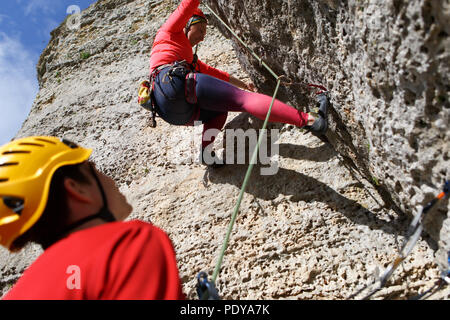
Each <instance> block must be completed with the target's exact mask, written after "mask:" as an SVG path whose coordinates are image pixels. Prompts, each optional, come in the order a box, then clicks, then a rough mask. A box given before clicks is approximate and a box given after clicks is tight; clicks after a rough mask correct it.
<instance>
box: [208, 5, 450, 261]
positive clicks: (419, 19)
mask: <svg viewBox="0 0 450 320" xmlns="http://www.w3.org/2000/svg"><path fill="white" fill-rule="evenodd" d="M207 3H208V4H209V5H211V7H212V8H213V10H215V11H216V12H218V13H219V15H220V16H221V18H222V19H223V20H224V21H225V22H227V24H229V25H231V26H233V29H234V30H235V31H236V32H237V33H238V34H239V36H240V37H242V38H243V39H244V41H246V42H247V43H249V44H251V47H252V48H253V50H254V51H255V52H257V53H258V54H259V55H260V57H261V58H262V59H263V60H264V61H266V62H268V64H269V65H270V66H271V67H272V68H273V69H274V71H275V72H276V73H277V74H278V75H284V76H286V77H287V78H288V79H290V80H291V81H292V82H294V83H296V84H297V85H294V86H292V87H288V89H287V90H284V92H283V93H284V97H285V98H286V99H289V101H291V102H292V103H293V105H299V106H305V107H304V109H306V110H307V109H308V104H305V103H304V101H305V97H304V91H305V90H304V84H305V83H320V84H323V85H324V86H326V87H327V88H328V89H329V90H330V96H331V100H332V102H333V111H334V112H332V116H331V122H332V124H331V130H330V131H329V133H328V135H327V136H328V139H329V141H330V143H331V144H332V145H333V148H334V149H335V150H336V151H337V152H339V153H340V154H341V155H343V156H344V157H345V158H346V159H348V160H350V161H351V163H352V164H353V165H355V166H356V167H357V168H358V171H359V172H360V173H361V174H362V175H363V176H364V177H365V178H366V179H368V180H369V181H372V182H373V184H374V185H375V186H376V187H377V189H378V190H379V191H380V192H381V194H382V195H383V197H384V199H386V201H387V202H388V203H391V204H392V205H395V206H396V207H397V208H395V209H396V210H401V211H402V212H405V213H406V214H413V215H415V214H416V213H417V212H419V210H420V208H421V207H420V205H421V204H423V203H424V202H426V201H429V200H430V199H432V198H433V197H434V196H436V194H437V193H439V192H440V191H441V190H442V186H443V184H444V181H445V180H448V179H450V172H449V171H448V169H449V167H450V154H449V152H450V142H449V141H450V139H449V138H450V130H449V118H450V102H449V92H450V86H449V83H450V82H449V74H450V39H449V34H450V26H449V24H448V21H449V19H450V2H449V1H448V0H447V1H446V0H436V1H431V0H413V1H403V0H389V1H384V0H383V1H381V0H371V1H351V0H350V1H335V0H319V1H305V0H274V1H272V0H270V1H269V0H249V1H239V0H231V1H228V0H226V1H225V0H208V1H207ZM280 12H282V14H280ZM219 28H222V27H221V26H220V25H219ZM222 29H223V28H222ZM235 48H237V49H238V50H237V51H238V56H239V59H240V61H241V63H242V64H243V66H244V67H245V69H246V71H247V72H248V73H249V74H250V76H251V78H252V80H253V81H254V82H255V83H257V84H258V87H260V88H262V89H263V90H264V91H265V92H266V93H270V92H272V91H273V86H274V80H273V78H272V77H271V76H270V75H268V74H267V72H265V71H264V70H263V69H262V68H261V67H260V66H259V63H258V62H257V61H256V60H255V59H253V58H252V57H250V55H249V53H248V51H246V50H245V49H243V48H242V47H241V46H240V45H239V44H238V43H237V41H235ZM310 105H311V104H310ZM449 208H450V205H449V203H448V201H447V203H446V204H444V205H443V206H441V209H440V210H437V211H436V213H435V214H433V215H432V216H431V214H430V216H431V217H430V218H429V219H428V220H427V221H426V230H427V231H428V233H429V234H430V235H431V236H432V237H433V239H435V240H436V241H438V242H439V243H440V247H441V251H440V253H439V254H440V256H441V260H442V263H444V262H445V263H446V252H447V251H449V250H450V233H449V232H448V227H443V221H444V220H445V219H447V220H448V218H447V212H448V211H449V210H448V209H449ZM445 224H450V221H447V222H446V223H445Z"/></svg>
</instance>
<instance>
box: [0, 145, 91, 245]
mask: <svg viewBox="0 0 450 320" xmlns="http://www.w3.org/2000/svg"><path fill="white" fill-rule="evenodd" d="M91 153H92V150H91V149H85V148H81V147H79V146H77V145H76V144H74V143H73V142H70V141H68V140H61V139H58V138H55V137H27V138H22V139H18V140H14V141H11V142H9V143H7V144H6V145H4V146H2V147H0V245H2V246H4V247H6V248H7V249H10V247H11V244H12V242H13V241H14V240H15V239H16V238H17V237H19V236H20V235H22V234H23V233H25V232H26V231H27V230H28V229H30V228H31V227H32V226H33V225H34V224H35V223H36V222H37V221H38V219H39V218H40V217H41V215H42V212H43V211H44V209H45V206H46V204H47V198H48V192H49V189H50V182H51V180H52V177H53V174H54V173H55V171H56V170H57V169H58V168H60V167H62V166H66V165H74V164H78V163H82V162H84V161H86V160H87V159H88V158H89V156H90V155H91Z"/></svg>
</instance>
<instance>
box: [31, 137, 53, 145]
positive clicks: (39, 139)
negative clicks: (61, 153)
mask: <svg viewBox="0 0 450 320" xmlns="http://www.w3.org/2000/svg"><path fill="white" fill-rule="evenodd" d="M35 140H37V141H41V142H47V143H50V144H56V143H55V142H53V141H50V140H47V139H42V138H36V139H35Z"/></svg>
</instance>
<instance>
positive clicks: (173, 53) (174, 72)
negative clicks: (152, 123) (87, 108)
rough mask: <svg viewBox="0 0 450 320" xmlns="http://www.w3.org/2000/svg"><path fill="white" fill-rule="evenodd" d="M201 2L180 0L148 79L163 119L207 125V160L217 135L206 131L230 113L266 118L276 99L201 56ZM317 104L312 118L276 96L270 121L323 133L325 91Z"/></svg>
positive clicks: (158, 40) (159, 37)
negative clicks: (196, 48) (195, 50)
mask: <svg viewBox="0 0 450 320" xmlns="http://www.w3.org/2000/svg"><path fill="white" fill-rule="evenodd" d="M199 4H200V0H182V1H181V3H180V4H179V6H178V7H177V9H176V10H175V11H174V12H173V13H172V14H171V15H170V17H169V19H168V20H167V21H166V22H165V23H164V24H163V26H162V27H161V28H160V29H159V30H158V32H157V34H156V37H155V40H154V42H153V47H152V51H151V58H150V74H151V76H150V80H151V83H152V88H153V97H154V104H155V110H156V112H157V113H158V115H159V116H160V117H161V118H162V119H163V120H165V121H166V122H168V123H170V124H173V125H193V124H194V122H195V121H201V122H202V123H203V136H202V145H201V152H200V162H201V163H203V164H205V162H204V161H203V159H204V157H203V152H204V150H205V149H206V147H207V146H209V145H210V144H212V143H213V142H214V138H212V139H206V138H205V132H207V130H208V129H218V130H221V129H222V127H223V126H224V124H225V121H226V119H227V113H228V112H229V111H231V112H247V113H250V114H252V115H253V116H255V117H257V118H259V119H261V120H264V119H265V118H266V116H267V112H268V110H269V107H270V104H271V102H272V97H269V96H266V95H263V94H259V93H256V92H255V91H256V90H255V87H254V85H253V84H251V83H250V84H246V83H244V82H242V81H240V80H239V79H237V78H235V77H233V76H231V75H229V74H228V73H227V72H224V71H221V70H218V69H216V68H213V67H211V66H209V65H207V64H205V63H203V62H202V61H201V60H198V59H197V56H196V54H194V53H193V47H194V46H196V45H197V44H198V43H200V42H201V41H203V39H204V37H205V35H206V27H207V22H208V21H207V19H206V17H205V15H204V14H203V12H202V11H201V10H200V9H199V8H198V6H199ZM318 102H319V116H318V117H314V116H313V115H311V114H310V113H303V112H301V111H298V110H297V109H295V108H293V107H291V106H289V105H287V104H284V103H282V102H281V101H279V100H276V101H275V102H274V105H273V107H272V112H271V115H270V118H269V121H270V122H279V123H288V124H292V125H295V126H297V127H305V128H306V129H308V130H309V131H311V132H312V133H313V134H315V135H322V134H324V133H325V132H326V130H327V108H328V100H327V97H326V94H319V95H318ZM211 154H212V153H211ZM213 157H214V156H213ZM212 166H213V167H216V166H217V163H215V164H212Z"/></svg>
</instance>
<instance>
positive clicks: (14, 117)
mask: <svg viewBox="0 0 450 320" xmlns="http://www.w3.org/2000/svg"><path fill="white" fill-rule="evenodd" d="M38 89H39V87H38V83H37V80H36V67H35V62H34V58H33V57H32V56H31V54H30V53H28V52H27V50H26V48H25V47H24V45H22V43H21V42H20V41H19V40H17V39H13V38H10V37H8V36H7V35H6V34H5V33H3V32H0V145H3V144H4V143H6V142H8V141H9V140H11V139H12V138H13V137H14V136H15V135H16V134H17V132H18V130H19V129H20V128H21V126H22V123H23V121H24V120H25V119H26V117H27V116H28V113H29V111H30V109H31V106H32V104H33V101H34V99H35V97H36V94H37V92H38Z"/></svg>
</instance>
